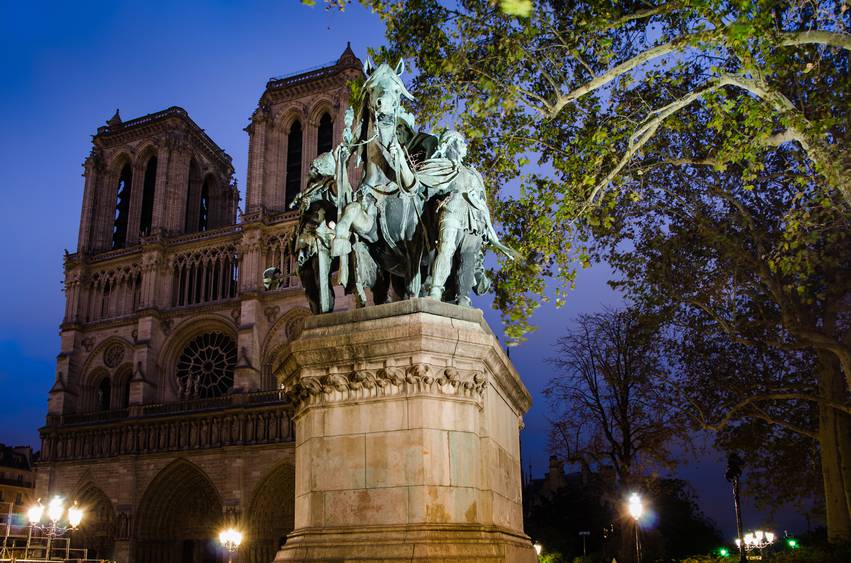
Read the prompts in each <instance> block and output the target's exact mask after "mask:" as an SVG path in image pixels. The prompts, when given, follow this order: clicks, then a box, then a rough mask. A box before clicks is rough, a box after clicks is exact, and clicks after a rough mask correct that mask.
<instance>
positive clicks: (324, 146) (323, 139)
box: [316, 112, 334, 155]
mask: <svg viewBox="0 0 851 563" xmlns="http://www.w3.org/2000/svg"><path fill="white" fill-rule="evenodd" d="M333 143H334V124H333V123H332V122H331V115H330V114H328V113H327V112H326V113H323V114H322V117H321V118H319V131H318V132H317V135H316V154H317V155H320V154H322V153H324V152H329V151H330V150H331V149H332V148H333Z"/></svg>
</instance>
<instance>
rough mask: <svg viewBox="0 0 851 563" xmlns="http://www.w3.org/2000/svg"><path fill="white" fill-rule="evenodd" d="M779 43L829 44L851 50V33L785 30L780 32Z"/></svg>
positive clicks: (789, 44) (788, 44)
mask: <svg viewBox="0 0 851 563" xmlns="http://www.w3.org/2000/svg"><path fill="white" fill-rule="evenodd" d="M777 44H778V45H779V46H781V47H793V46H796V45H813V44H816V45H829V46H831V47H838V48H840V49H845V50H846V51H851V34H848V33H837V32H833V31H817V30H816V31H795V32H785V33H781V34H780V41H779V42H778V43H777Z"/></svg>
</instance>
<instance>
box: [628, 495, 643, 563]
mask: <svg viewBox="0 0 851 563" xmlns="http://www.w3.org/2000/svg"><path fill="white" fill-rule="evenodd" d="M626 509H627V511H628V512H629V515H630V516H632V519H633V520H634V522H635V563H641V543H640V542H639V540H638V520H639V518H641V516H642V515H643V514H644V503H642V502H641V497H640V496H638V493H632V494H631V495H629V500H628V501H627V505H626Z"/></svg>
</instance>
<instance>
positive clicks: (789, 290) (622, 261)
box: [364, 0, 851, 540]
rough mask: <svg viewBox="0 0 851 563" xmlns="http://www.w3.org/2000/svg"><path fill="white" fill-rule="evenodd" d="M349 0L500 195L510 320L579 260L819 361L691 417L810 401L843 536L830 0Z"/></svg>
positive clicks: (849, 356) (842, 296)
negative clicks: (521, 0) (593, 261)
mask: <svg viewBox="0 0 851 563" xmlns="http://www.w3.org/2000/svg"><path fill="white" fill-rule="evenodd" d="M364 3H366V4H369V5H371V6H372V7H374V8H375V9H376V10H377V11H378V12H379V13H380V14H381V15H382V17H383V18H384V21H385V22H386V24H387V33H388V39H389V40H390V45H389V49H388V52H387V53H385V56H391V57H393V56H398V55H403V56H406V57H408V58H410V59H413V60H414V62H415V66H416V70H417V72H418V74H417V75H416V77H415V78H414V84H413V91H414V92H415V94H416V95H417V96H418V97H419V107H418V108H417V109H418V115H419V116H420V117H421V118H425V119H426V120H427V121H428V120H430V121H432V122H438V121H439V120H440V119H442V118H444V117H445V116H454V123H455V125H456V126H457V127H458V128H460V129H461V130H462V131H463V132H464V133H465V134H466V135H467V136H468V137H469V138H470V139H472V143H471V149H472V150H471V155H470V156H471V158H473V159H474V160H475V161H476V164H477V165H478V166H479V167H480V169H481V170H482V172H483V173H484V175H485V177H486V180H487V182H488V185H489V186H490V187H491V188H494V189H496V188H498V187H499V186H510V187H511V189H509V190H504V191H502V192H500V193H493V194H492V196H493V197H494V199H495V203H497V204H498V205H496V206H495V208H496V210H497V215H498V219H499V220H500V222H501V223H502V226H503V230H504V234H505V236H506V237H507V238H508V240H509V241H510V242H511V243H512V244H514V245H515V246H517V247H518V249H519V250H521V251H522V252H523V254H524V255H525V256H526V257H527V260H526V261H525V262H521V263H509V264H504V265H503V268H502V269H501V271H500V272H499V274H498V278H497V292H498V293H497V300H496V304H497V305H498V306H499V307H500V308H501V309H502V311H503V313H504V314H506V315H507V316H508V317H509V319H511V320H512V321H513V322H514V323H513V325H512V327H511V329H510V334H512V335H514V336H516V337H519V336H520V335H521V333H522V332H523V331H524V330H526V329H527V328H528V327H527V326H526V325H525V324H524V322H525V319H526V318H528V316H529V314H530V313H531V311H532V310H534V308H535V307H536V306H537V303H538V300H539V299H540V295H543V294H544V293H545V290H546V288H547V279H548V278H555V279H558V280H560V281H561V282H562V283H561V287H560V289H566V288H568V287H569V286H570V284H571V283H572V281H573V275H574V264H575V262H574V260H575V259H579V260H580V261H582V262H585V261H587V260H588V257H589V256H588V252H591V253H593V252H596V253H597V255H598V256H600V257H604V258H606V259H608V260H609V261H610V262H612V263H613V265H614V266H615V267H616V268H618V269H619V270H620V271H621V272H622V275H623V282H624V283H623V286H622V287H623V288H624V289H625V290H626V291H627V292H628V293H630V294H631V295H632V297H633V298H634V299H636V300H637V301H639V302H642V304H643V305H645V306H647V307H655V308H656V309H657V310H658V311H659V312H660V313H661V314H662V315H663V318H668V319H670V322H671V323H672V324H673V325H675V327H677V328H683V327H689V326H700V327H703V328H704V329H705V330H704V331H703V333H702V337H707V335H709V334H712V335H721V336H723V338H725V339H726V341H727V342H728V343H729V344H731V345H732V344H736V345H740V346H742V347H744V349H745V350H751V349H757V348H758V347H760V346H769V347H771V348H772V349H774V350H777V351H783V352H788V353H790V354H796V353H799V354H804V355H809V357H811V358H814V360H813V363H812V369H811V370H809V373H810V374H811V377H810V378H809V379H806V380H804V381H799V380H796V379H795V378H794V377H792V378H790V379H788V380H782V381H779V382H776V383H777V385H775V386H773V387H771V388H770V389H769V388H767V387H765V386H762V385H760V383H761V382H760V381H758V380H755V381H753V382H752V383H753V385H751V386H745V387H742V388H741V389H740V391H739V394H738V395H737V396H731V397H728V399H730V400H729V401H725V402H724V403H723V406H724V408H725V409H726V410H725V412H724V413H721V414H720V415H719V416H720V418H719V419H714V420H712V421H710V422H708V424H709V425H711V426H718V425H719V424H721V423H722V422H724V421H731V420H740V419H746V420H762V421H763V422H765V423H767V424H772V425H774V426H784V423H786V424H787V426H788V425H792V424H791V422H790V421H794V420H796V419H795V416H797V414H795V413H797V412H798V411H797V410H795V409H797V408H798V406H797V403H799V402H803V403H805V404H806V405H809V406H810V407H811V408H812V409H815V411H817V412H816V416H817V423H816V424H817V426H816V427H812V428H809V429H806V428H801V430H807V431H809V432H810V433H811V434H813V438H814V439H815V440H817V442H818V444H819V446H820V447H819V452H820V464H821V471H822V477H823V483H824V493H825V501H826V505H827V520H828V527H829V534H830V537H831V539H833V540H843V539H844V540H849V539H851V524H849V513H851V492H850V491H851V487H849V484H851V451H849V450H851V420H849V400H848V389H849V388H851V335H849V330H848V328H849V327H848V325H849V308H851V296H849V293H850V292H849V283H851V282H849V280H851V272H849V264H851V240H849V232H851V228H849V223H848V218H849V213H848V210H849V207H848V206H849V203H851V189H849V182H851V174H849V157H848V152H847V146H848V144H849V140H851V139H849V131H848V125H849V116H848V110H849V106H851V104H849V99H848V98H849V93H851V73H849V68H848V67H849V64H848V57H849V49H851V36H849V34H848V29H849V22H850V21H851V10H848V9H847V4H845V3H844V2H837V1H819V0H814V1H806V2H804V1H800V0H791V1H786V2H781V1H777V0H759V1H757V0H741V1H736V2H729V1H719V0H686V1H672V2H644V1H631V2H619V3H612V2H608V1H606V2H597V1H585V2H568V1H558V0H549V1H544V0H541V1H537V2H534V3H533V6H534V8H533V10H532V12H531V14H530V16H529V17H527V18H524V17H514V16H511V15H508V14H506V13H505V12H504V11H503V10H500V9H499V6H500V5H504V4H503V3H499V4H496V3H494V2H491V1H490V0H461V1H458V2H452V3H450V2H438V1H435V0H368V1H365V2H364ZM450 119H452V117H450ZM530 160H536V161H537V166H534V165H533V166H527V165H528V164H529V161H530ZM514 186H518V189H517V190H514V189H513V188H514ZM595 247H596V249H597V250H596V251H595V250H594V248H595ZM570 249H573V251H570ZM589 249H590V250H589ZM563 297H564V293H563V292H559V294H558V295H557V299H559V300H561V299H563ZM745 353H747V352H745ZM748 381H749V380H748V379H745V382H748ZM714 389H715V388H714V387H713V386H710V387H708V388H707V391H713V390H714ZM790 409H791V410H790ZM726 413H731V414H730V416H727V414H726ZM789 413H792V416H787V415H788V414H789ZM756 415H760V416H756ZM760 417H761V418H760ZM787 429H788V428H787ZM790 431H791V430H790Z"/></svg>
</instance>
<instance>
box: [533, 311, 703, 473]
mask: <svg viewBox="0 0 851 563" xmlns="http://www.w3.org/2000/svg"><path fill="white" fill-rule="evenodd" d="M662 342H663V340H662V338H661V335H660V332H659V323H658V321H656V320H655V319H653V318H650V317H646V316H643V315H642V314H640V313H639V312H638V311H636V310H630V309H627V310H623V311H614V310H612V311H604V312H602V313H597V314H594V315H581V316H580V317H579V318H578V320H577V322H576V325H575V326H574V327H573V328H572V329H571V330H570V331H569V332H568V334H567V335H565V336H562V337H561V338H559V339H558V343H557V345H556V355H555V356H554V357H553V358H551V360H550V362H551V363H552V364H553V365H554V366H555V367H556V370H557V372H556V375H555V377H554V378H553V379H552V380H551V381H550V383H549V385H548V386H547V387H546V389H545V390H544V395H545V396H546V397H547V398H548V399H549V400H550V403H551V406H552V409H553V410H552V412H553V421H552V432H551V442H552V449H553V451H554V452H555V453H557V454H558V455H559V457H560V458H561V459H563V460H564V461H567V462H570V463H574V464H578V465H581V466H582V467H583V469H584V470H586V471H600V470H601V469H602V468H604V467H611V468H612V469H614V472H615V475H616V476H617V481H618V485H619V486H620V487H621V488H622V490H627V489H628V488H629V487H632V486H635V485H636V484H637V483H639V482H640V481H641V479H643V478H644V477H646V476H647V475H649V474H650V473H651V472H652V471H653V470H654V469H658V468H659V467H663V466H664V467H671V466H672V465H674V463H675V458H674V456H673V455H672V453H671V452H672V447H673V446H675V445H676V442H677V441H684V440H685V439H686V438H687V436H686V435H685V434H686V433H685V427H684V425H683V421H682V418H681V415H680V413H679V412H678V411H677V410H676V409H672V408H671V401H670V400H671V396H672V393H671V389H670V385H671V382H670V381H669V377H668V375H667V373H666V369H665V366H664V362H663V359H662V352H663V349H662Z"/></svg>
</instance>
